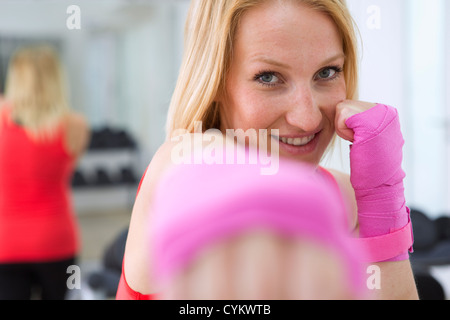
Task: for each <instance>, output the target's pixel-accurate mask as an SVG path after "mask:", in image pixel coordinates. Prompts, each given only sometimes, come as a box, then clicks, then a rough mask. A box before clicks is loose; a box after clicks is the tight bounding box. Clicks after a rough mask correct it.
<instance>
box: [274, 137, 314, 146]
mask: <svg viewBox="0 0 450 320" xmlns="http://www.w3.org/2000/svg"><path fill="white" fill-rule="evenodd" d="M273 137H274V138H275V139H278V140H279V141H281V142H283V143H285V144H287V145H290V146H294V147H301V146H305V145H307V144H308V143H310V142H311V141H312V140H314V138H315V137H316V135H315V134H313V135H311V136H308V137H303V138H285V137H275V136H273Z"/></svg>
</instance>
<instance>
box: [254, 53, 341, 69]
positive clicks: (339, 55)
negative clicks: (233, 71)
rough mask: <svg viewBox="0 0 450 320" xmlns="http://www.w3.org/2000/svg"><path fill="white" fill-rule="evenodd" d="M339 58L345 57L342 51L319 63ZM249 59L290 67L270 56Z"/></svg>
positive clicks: (327, 62)
mask: <svg viewBox="0 0 450 320" xmlns="http://www.w3.org/2000/svg"><path fill="white" fill-rule="evenodd" d="M339 58H344V59H345V54H344V53H342V52H340V53H338V54H336V55H334V56H331V57H330V58H328V59H326V60H324V61H323V62H322V63H321V65H327V64H329V63H330V62H332V61H334V60H337V59H339ZM251 61H260V62H264V63H267V64H271V65H273V66H275V67H281V68H285V69H289V68H290V67H289V66H288V65H287V64H284V63H282V62H279V61H276V60H273V59H271V58H269V57H267V56H257V57H255V58H253V59H250V62H251Z"/></svg>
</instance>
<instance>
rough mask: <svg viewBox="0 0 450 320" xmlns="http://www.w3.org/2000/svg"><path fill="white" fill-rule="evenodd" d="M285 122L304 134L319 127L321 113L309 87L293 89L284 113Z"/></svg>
mask: <svg viewBox="0 0 450 320" xmlns="http://www.w3.org/2000/svg"><path fill="white" fill-rule="evenodd" d="M286 121H287V122H288V123H289V124H290V125H292V126H294V127H296V128H299V129H301V130H302V131H304V132H312V131H314V130H316V129H317V128H318V127H319V125H320V123H321V122H322V112H321V111H320V108H319V105H318V104H317V101H316V99H315V97H314V93H313V89H312V88H311V87H310V86H308V85H304V86H301V87H296V88H295V89H293V91H292V94H291V97H290V99H289V102H288V108H287V111H286Z"/></svg>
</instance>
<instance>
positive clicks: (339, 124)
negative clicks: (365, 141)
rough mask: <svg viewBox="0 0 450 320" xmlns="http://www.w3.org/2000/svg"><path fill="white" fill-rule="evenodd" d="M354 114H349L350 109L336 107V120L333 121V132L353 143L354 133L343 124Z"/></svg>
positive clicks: (340, 106)
mask: <svg viewBox="0 0 450 320" xmlns="http://www.w3.org/2000/svg"><path fill="white" fill-rule="evenodd" d="M354 114H355V113H354V112H351V111H350V109H348V108H345V107H342V105H338V107H337V111H336V119H335V130H336V134H337V135H338V136H339V137H341V138H342V139H344V140H347V141H350V142H353V140H354V132H353V130H352V129H349V128H348V127H347V125H346V124H345V121H347V119H348V118H350V117H351V116H353V115H354Z"/></svg>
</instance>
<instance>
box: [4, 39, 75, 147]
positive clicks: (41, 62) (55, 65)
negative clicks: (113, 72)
mask: <svg viewBox="0 0 450 320" xmlns="http://www.w3.org/2000/svg"><path fill="white" fill-rule="evenodd" d="M5 98H6V100H7V101H8V102H9V103H10V104H11V119H12V120H14V121H16V122H18V123H20V125H22V126H23V127H24V128H25V130H26V131H27V133H28V134H29V135H30V136H31V137H32V138H34V139H37V140H42V139H51V138H52V137H53V136H54V135H55V133H56V130H57V129H58V126H59V125H60V124H61V119H62V117H63V116H64V115H65V114H66V113H67V112H68V110H69V104H68V101H67V92H66V86H65V81H64V75H63V71H62V67H61V63H60V61H59V58H58V56H57V54H56V52H55V51H54V50H53V49H52V48H51V47H48V46H35V47H27V48H23V49H20V50H18V51H17V52H16V53H15V54H14V55H13V56H12V58H11V61H10V64H9V70H8V76H7V79H6V87H5Z"/></svg>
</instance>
